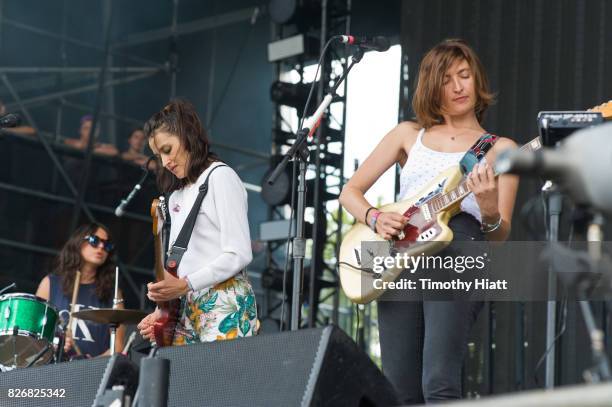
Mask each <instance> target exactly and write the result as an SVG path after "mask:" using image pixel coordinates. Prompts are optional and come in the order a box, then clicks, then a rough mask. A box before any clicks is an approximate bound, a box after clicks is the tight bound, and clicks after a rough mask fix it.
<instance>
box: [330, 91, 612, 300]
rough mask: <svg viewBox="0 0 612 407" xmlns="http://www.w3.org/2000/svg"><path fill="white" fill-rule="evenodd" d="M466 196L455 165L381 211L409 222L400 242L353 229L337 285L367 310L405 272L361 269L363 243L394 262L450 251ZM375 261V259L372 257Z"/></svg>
mask: <svg viewBox="0 0 612 407" xmlns="http://www.w3.org/2000/svg"><path fill="white" fill-rule="evenodd" d="M590 111H594V112H601V113H602V115H603V117H604V118H605V119H610V117H612V101H610V102H608V103H604V104H602V105H599V106H596V107H594V108H592V109H590ZM541 147H542V142H541V139H540V137H536V138H535V139H533V140H532V141H530V142H529V143H527V144H525V145H524V146H523V147H521V150H537V149H539V148H541ZM469 193H470V190H469V188H468V187H467V185H466V181H465V179H464V177H463V174H462V172H461V169H460V168H459V165H457V166H455V167H451V168H449V169H448V170H446V171H444V172H443V173H441V174H440V175H439V176H438V177H437V178H436V179H434V181H432V182H431V183H430V184H429V185H428V186H427V187H426V188H424V189H423V190H422V191H421V192H420V193H418V194H417V195H416V196H413V197H411V198H408V199H405V200H403V201H400V202H396V203H393V204H389V205H385V206H383V207H382V208H380V211H382V212H395V213H401V214H403V215H404V216H406V217H408V218H410V221H409V222H408V225H406V227H405V228H404V230H403V233H402V234H400V236H399V237H400V239H398V240H394V241H390V242H388V241H386V240H384V239H383V238H382V237H380V236H379V235H378V234H377V233H374V232H373V231H372V230H371V229H370V228H369V227H368V226H366V225H364V224H363V223H356V224H355V225H354V226H353V227H352V228H351V229H350V230H349V231H348V233H347V234H346V235H345V236H344V239H343V240H342V245H341V246H340V256H339V267H338V268H339V273H340V284H341V286H342V290H343V291H344V293H345V294H346V296H347V297H348V298H349V299H350V300H351V301H353V302H355V303H358V304H366V303H368V302H371V301H373V300H375V299H376V298H378V297H380V296H381V295H382V294H383V293H384V292H385V290H384V289H376V288H374V280H376V279H379V280H381V281H382V282H391V281H395V279H396V278H397V277H398V276H399V275H400V273H401V272H402V271H403V269H401V268H396V267H394V268H386V269H385V270H384V271H383V272H382V273H381V274H375V273H374V272H373V270H371V269H366V268H364V267H363V266H362V261H361V260H362V253H361V242H386V246H385V245H382V247H385V253H376V255H377V256H392V255H393V254H395V253H398V252H399V253H401V254H402V255H403V254H404V253H405V254H407V255H408V256H419V255H421V254H425V255H432V254H435V253H437V252H439V251H440V250H442V249H444V248H445V247H446V246H448V245H449V244H450V243H451V241H452V240H453V232H452V231H451V230H450V228H449V227H448V222H449V220H450V219H451V218H452V217H453V216H454V215H456V214H457V213H459V212H460V210H461V209H460V204H461V201H462V200H463V198H465V197H466V196H467V195H468V194H469ZM370 255H373V253H370Z"/></svg>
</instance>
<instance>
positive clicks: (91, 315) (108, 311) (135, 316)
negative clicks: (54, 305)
mask: <svg viewBox="0 0 612 407" xmlns="http://www.w3.org/2000/svg"><path fill="white" fill-rule="evenodd" d="M147 315H148V313H146V312H144V311H140V310H136V309H112V308H100V309H87V310H84V311H78V312H73V313H72V316H73V317H75V318H79V319H84V320H86V321H93V322H98V323H100V324H137V323H138V322H140V320H141V319H143V318H144V317H146V316H147Z"/></svg>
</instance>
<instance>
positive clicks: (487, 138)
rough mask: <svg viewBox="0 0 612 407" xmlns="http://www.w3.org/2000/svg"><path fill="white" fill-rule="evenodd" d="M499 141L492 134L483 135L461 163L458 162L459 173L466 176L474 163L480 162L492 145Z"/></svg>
mask: <svg viewBox="0 0 612 407" xmlns="http://www.w3.org/2000/svg"><path fill="white" fill-rule="evenodd" d="M498 139H499V137H498V136H496V135H494V134H489V133H485V134H483V135H482V136H480V138H479V139H478V141H476V143H474V145H473V146H472V147H471V148H470V149H469V150H468V151H467V152H466V153H465V155H464V156H463V158H461V161H459V166H460V167H461V172H462V173H463V175H467V174H468V173H469V172H470V171H472V168H474V165H476V163H479V162H480V160H482V158H483V157H484V156H485V154H487V152H488V151H489V150H490V149H491V147H493V144H495V142H496V141H497V140H498Z"/></svg>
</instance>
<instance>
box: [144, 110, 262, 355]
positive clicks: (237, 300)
mask: <svg viewBox="0 0 612 407" xmlns="http://www.w3.org/2000/svg"><path fill="white" fill-rule="evenodd" d="M144 131H145V135H146V136H147V138H148V140H149V146H150V147H151V150H152V151H153V152H154V153H155V154H156V156H157V158H158V168H159V169H160V170H158V177H157V180H158V184H159V188H160V190H161V191H162V192H163V193H165V194H170V198H169V199H168V208H169V212H170V220H171V227H170V240H169V242H170V245H172V243H173V242H174V241H175V240H176V238H177V236H178V234H179V232H180V230H181V228H182V227H183V224H184V223H185V220H186V218H187V215H188V214H189V212H190V211H191V208H192V207H193V205H194V202H195V200H196V197H197V195H198V192H199V188H200V186H201V185H202V184H203V183H204V181H205V180H206V178H207V177H208V176H209V175H210V178H209V181H208V193H207V195H206V196H205V198H204V200H203V201H202V204H201V206H200V208H199V212H198V216H197V219H196V222H195V226H194V228H193V232H192V234H191V238H190V240H189V245H188V247H187V251H186V252H185V254H184V255H183V258H182V261H181V262H180V264H179V267H178V276H179V278H175V277H173V276H171V275H170V274H169V273H166V279H164V280H162V281H160V282H157V283H154V284H153V283H151V284H149V285H148V294H147V295H148V297H149V299H151V300H152V301H169V300H172V299H176V298H180V299H181V310H182V311H181V314H180V320H179V324H178V326H177V328H176V329H175V332H174V340H173V343H174V344H175V345H182V344H187V343H193V342H210V341H216V340H223V339H233V338H236V337H245V336H251V335H254V334H255V331H256V320H257V310H256V305H255V295H254V293H253V289H252V287H251V284H250V283H249V281H248V279H247V275H246V266H247V265H248V264H249V263H250V262H251V260H252V252H251V239H250V232H249V223H248V218H247V193H246V190H245V188H244V186H243V184H242V182H241V180H240V178H239V177H238V175H237V174H236V172H235V171H234V170H233V169H231V168H230V167H228V166H227V165H225V164H224V163H222V162H221V161H220V160H219V158H218V157H217V156H216V155H215V154H214V153H212V152H211V151H210V143H209V141H208V136H207V134H206V132H205V130H204V128H203V127H202V123H201V121H200V118H199V117H198V115H197V113H196V111H195V108H194V107H193V105H191V104H190V103H188V102H186V101H182V100H173V101H171V102H170V103H168V104H167V105H166V106H165V107H164V108H163V109H162V110H161V111H159V112H158V113H155V114H154V115H153V116H152V117H151V118H150V119H149V120H148V121H147V123H146V124H145V127H144ZM217 167H219V168H217ZM159 317H160V313H159V311H158V310H156V311H155V312H153V313H152V314H150V315H148V316H147V317H146V318H144V319H143V320H142V321H141V322H140V324H139V325H138V328H139V329H140V332H141V334H142V335H143V336H144V337H145V338H148V339H150V340H152V341H153V340H154V336H153V323H154V322H155V321H156V320H157V319H158V318H159Z"/></svg>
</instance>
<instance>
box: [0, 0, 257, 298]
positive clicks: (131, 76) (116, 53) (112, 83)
mask: <svg viewBox="0 0 612 407" xmlns="http://www.w3.org/2000/svg"><path fill="white" fill-rule="evenodd" d="M171 1H172V15H171V18H170V25H169V26H167V27H162V28H160V29H156V30H151V31H145V32H140V33H133V34H130V35H128V36H127V37H126V38H123V39H119V40H117V41H116V42H112V41H111V38H110V26H111V23H112V15H113V1H112V0H103V3H102V4H103V12H102V15H101V18H102V19H103V26H104V28H105V29H104V44H102V45H100V44H95V43H91V42H88V41H84V40H81V39H79V38H74V37H70V36H68V35H66V25H67V18H66V15H67V14H66V12H65V11H66V7H67V1H66V0H64V1H63V2H62V3H61V5H62V7H63V13H62V15H63V19H62V29H61V33H57V32H53V31H50V30H47V29H45V28H41V27H36V26H33V25H29V24H25V23H23V22H20V21H16V20H13V19H10V18H7V17H6V16H5V15H4V12H3V10H4V7H3V6H4V3H5V2H6V0H0V33H2V32H3V28H4V26H10V27H12V28H15V29H18V30H23V31H26V32H29V33H33V34H36V35H38V36H41V37H45V38H48V39H53V40H57V41H58V42H59V44H60V47H59V48H60V54H61V55H60V58H61V60H62V66H21V67H9V66H0V80H1V82H2V87H4V88H5V89H6V91H7V93H8V95H9V96H10V100H5V102H8V103H5V105H6V107H7V110H9V111H18V112H20V113H21V115H22V116H23V117H24V119H25V121H26V122H27V124H28V125H29V126H31V127H33V128H34V129H35V131H36V135H37V138H38V140H39V141H40V143H41V144H42V146H43V148H44V149H45V151H46V153H47V154H48V156H49V158H50V159H51V161H52V162H53V166H54V169H55V170H56V171H57V172H58V173H59V175H60V178H61V180H62V181H63V182H64V184H65V186H66V187H67V188H68V189H69V190H70V194H71V197H70V198H66V197H64V196H60V195H56V194H50V193H47V192H45V191H40V190H36V189H32V188H29V187H23V186H19V185H14V184H11V183H5V182H0V190H3V191H5V192H7V193H9V192H10V193H16V194H20V195H24V196H29V197H32V198H36V199H44V200H50V201H54V202H62V203H64V204H70V205H74V214H73V222H72V229H74V228H75V227H76V224H77V222H78V218H79V217H80V214H81V211H82V212H83V213H84V214H85V216H86V217H87V218H88V220H90V221H95V217H94V214H93V211H96V212H101V213H113V212H114V208H112V207H109V206H104V205H97V204H94V203H90V202H85V201H84V194H85V192H86V191H87V187H88V181H89V176H88V175H89V168H90V162H91V157H92V150H93V142H94V137H92V135H93V134H95V131H96V128H97V127H98V124H99V122H100V118H104V119H106V120H109V121H111V122H113V123H114V122H118V121H119V122H124V123H128V124H130V125H142V123H143V120H139V119H136V118H132V117H129V116H125V115H122V114H117V112H116V111H115V105H114V93H113V90H114V88H115V87H116V86H120V85H123V84H127V83H131V82H137V81H144V80H146V79H149V78H152V77H154V76H156V75H159V74H166V75H167V76H168V79H169V97H170V98H172V97H174V96H175V95H176V80H177V71H178V53H177V51H176V42H177V40H178V37H179V36H181V35H186V34H192V33H196V32H201V31H206V30H215V29H217V28H220V27H223V26H226V25H229V24H235V23H241V22H249V21H250V22H251V24H254V23H255V19H256V17H257V16H258V15H259V13H260V9H259V8H258V7H248V8H243V9H240V10H236V11H231V12H228V13H224V14H219V15H215V16H211V17H207V18H203V19H199V20H194V21H190V22H185V23H178V18H177V16H178V9H179V3H180V1H179V0H171ZM58 3H59V2H58ZM115 4H116V2H115ZM0 35H1V34H0ZM164 39H167V40H169V41H170V47H169V52H168V56H167V60H166V61H164V62H163V63H159V62H156V61H151V60H149V59H146V58H142V57H140V56H137V55H134V54H132V53H130V52H129V50H125V49H126V48H129V47H133V46H136V45H142V44H145V43H150V42H153V41H159V40H164ZM215 40H216V39H215ZM0 44H2V38H1V37H0ZM68 44H70V45H74V46H78V47H83V48H87V49H90V50H95V51H98V52H100V53H102V56H103V58H102V59H103V62H102V64H101V65H100V66H97V67H96V66H68V64H67V61H66V46H67V45H68ZM0 46H1V45H0ZM113 57H124V58H126V59H127V60H129V61H130V63H133V65H129V66H116V65H113ZM210 64H211V66H214V64H216V58H215V55H214V53H213V56H212V58H211V60H210ZM212 72H213V73H214V70H212ZM21 74H41V75H62V76H60V77H59V78H60V85H62V86H64V87H65V88H64V89H61V90H60V91H56V92H51V93H48V94H46V95H40V96H34V97H30V98H23V97H22V96H21V93H22V91H23V90H32V89H40V88H44V87H49V86H51V85H56V81H55V80H54V79H51V78H50V77H41V78H40V80H39V81H31V80H28V82H22V83H18V82H16V81H15V80H14V78H13V76H17V75H21ZM65 74H73V75H83V76H85V77H89V76H91V77H93V78H94V79H95V80H93V81H92V82H91V83H90V84H85V85H80V86H73V87H71V86H70V85H71V83H70V82H71V81H70V80H66V81H64V79H63V75H65ZM9 75H10V77H9ZM68 79H70V78H68ZM92 92H93V93H95V97H96V102H95V103H94V105H93V106H87V105H83V104H79V103H74V102H71V101H68V100H67V99H66V97H68V96H74V95H78V94H83V93H92ZM57 101H59V103H58V104H57V112H56V128H55V130H54V131H48V130H43V129H41V128H40V127H39V126H37V124H36V120H35V118H34V116H33V115H32V113H31V109H32V108H34V107H39V106H44V105H49V104H51V103H56V102H57ZM64 109H76V110H79V111H83V112H89V113H92V112H93V123H92V129H91V133H90V138H89V140H90V143H89V144H90V145H89V146H88V147H87V149H86V153H85V159H84V161H85V163H86V164H85V171H84V174H83V177H82V182H81V184H80V186H79V188H78V189H77V186H75V184H74V182H73V181H72V180H71V179H70V177H69V176H68V175H67V174H66V171H65V170H64V168H63V166H62V164H61V162H60V160H59V158H58V156H57V154H56V152H55V151H54V148H53V147H52V145H53V143H54V142H57V141H59V140H60V139H61V138H62V136H61V134H60V129H61V122H62V118H63V115H64ZM110 129H111V130H110V132H109V138H110V140H109V141H110V142H111V143H112V144H116V141H117V140H116V137H115V134H114V126H111V127H110ZM212 145H213V146H214V147H216V148H220V149H224V150H230V151H234V152H237V153H240V154H242V155H245V156H248V157H251V158H253V159H254V160H255V161H256V163H257V164H259V163H260V162H261V161H267V160H268V159H269V156H268V155H267V154H262V153H259V152H257V151H253V150H250V149H247V148H244V147H234V146H231V145H228V144H224V143H217V142H213V143H212ZM250 165H253V164H245V165H244V167H245V168H247V167H249V166H250ZM246 187H247V188H248V189H250V190H256V191H257V187H256V186H251V185H246ZM124 217H125V218H128V219H131V220H135V221H141V222H147V223H148V222H150V218H148V217H146V216H143V215H139V214H136V213H131V212H126V213H125V215H124ZM151 241H152V240H151V239H149V243H148V244H150V242H151ZM0 247H8V248H13V249H19V250H23V251H26V252H29V253H32V254H36V253H38V254H45V255H54V254H56V253H57V251H56V250H54V249H50V248H48V247H41V246H38V245H35V244H30V243H27V242H22V241H16V240H11V239H4V238H0ZM117 262H118V264H119V266H120V270H121V272H122V276H123V277H124V279H125V281H126V282H127V287H129V289H130V290H131V291H132V294H134V295H136V296H137V298H141V305H144V304H143V297H144V296H143V291H142V290H143V287H142V286H141V287H138V285H137V284H136V283H135V281H134V279H133V278H132V276H131V273H132V272H135V273H141V274H151V271H150V270H147V269H144V268H141V267H136V266H134V265H131V264H125V263H123V262H122V261H121V259H117Z"/></svg>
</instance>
